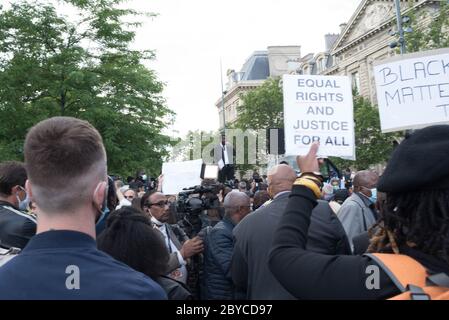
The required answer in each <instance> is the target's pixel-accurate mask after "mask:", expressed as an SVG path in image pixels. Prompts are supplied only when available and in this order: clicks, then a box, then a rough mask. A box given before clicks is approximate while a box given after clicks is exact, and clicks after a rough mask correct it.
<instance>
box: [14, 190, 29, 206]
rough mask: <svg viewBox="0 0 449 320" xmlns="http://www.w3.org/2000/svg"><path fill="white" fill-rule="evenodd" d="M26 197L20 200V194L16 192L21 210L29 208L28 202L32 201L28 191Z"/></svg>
mask: <svg viewBox="0 0 449 320" xmlns="http://www.w3.org/2000/svg"><path fill="white" fill-rule="evenodd" d="M25 194H26V197H25V199H23V200H20V198H19V195H17V194H16V198H17V201H18V202H19V209H20V210H21V211H26V210H28V204H29V203H30V198H29V197H28V193H26V192H25Z"/></svg>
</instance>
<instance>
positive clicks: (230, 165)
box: [214, 133, 234, 183]
mask: <svg viewBox="0 0 449 320" xmlns="http://www.w3.org/2000/svg"><path fill="white" fill-rule="evenodd" d="M214 163H215V164H217V165H218V167H219V169H220V171H219V172H218V181H220V182H222V183H224V182H226V181H229V180H233V179H234V148H233V146H232V144H230V143H229V142H227V141H226V136H225V134H224V133H222V135H221V143H219V144H217V145H216V146H215V147H214Z"/></svg>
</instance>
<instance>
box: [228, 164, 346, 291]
mask: <svg viewBox="0 0 449 320" xmlns="http://www.w3.org/2000/svg"><path fill="white" fill-rule="evenodd" d="M295 180H296V172H295V171H294V170H293V168H292V167H290V166H288V165H285V164H281V165H278V166H275V167H274V168H273V169H271V170H270V171H269V173H268V178H267V181H268V192H269V194H270V197H271V198H272V201H271V202H270V203H269V204H267V205H265V206H262V207H261V208H259V209H257V210H256V211H255V212H253V213H251V214H249V215H248V216H246V217H245V218H244V219H243V220H242V221H241V222H240V223H239V224H238V225H237V226H236V227H235V229H234V232H233V233H234V238H235V246H234V252H233V257H232V263H231V274H232V279H233V282H234V285H235V286H236V290H237V291H238V293H239V295H238V298H240V299H250V300H290V299H295V298H294V297H293V296H292V295H290V293H289V292H287V290H285V289H284V287H283V286H282V285H281V284H280V283H279V282H278V281H277V279H275V278H274V276H273V275H272V273H271V271H270V270H269V268H268V254H269V250H270V247H271V242H272V240H273V235H274V232H275V230H276V227H277V224H278V221H279V220H280V218H281V216H282V214H283V212H284V210H285V208H286V206H287V202H288V197H289V195H290V191H291V189H292V186H293V183H294V182H295ZM311 220H312V221H311V224H310V228H309V234H308V241H307V247H308V249H310V250H313V251H315V252H319V253H323V254H350V253H351V251H350V248H349V243H348V241H347V238H346V235H345V232H344V229H343V227H342V226H341V223H340V221H339V220H338V218H337V217H336V216H335V214H333V212H332V210H331V209H330V207H329V204H328V203H327V202H325V201H320V202H319V203H318V205H317V206H316V207H315V209H314V210H313V212H312V218H311Z"/></svg>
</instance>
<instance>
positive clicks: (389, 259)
mask: <svg viewBox="0 0 449 320" xmlns="http://www.w3.org/2000/svg"><path fill="white" fill-rule="evenodd" d="M366 256H368V257H370V258H371V259H373V260H374V261H376V262H377V263H378V264H379V266H380V267H381V268H382V269H383V270H384V271H385V272H386V273H387V275H388V276H389V277H390V278H391V280H392V281H393V282H394V283H395V284H396V286H397V287H398V288H399V289H400V290H401V292H405V291H407V286H408V285H409V284H411V285H415V286H418V287H421V288H423V287H425V286H426V279H427V271H426V269H425V268H424V267H423V266H422V265H421V264H420V263H419V262H417V261H416V260H414V259H413V258H410V257H409V256H406V255H403V254H384V253H373V254H366Z"/></svg>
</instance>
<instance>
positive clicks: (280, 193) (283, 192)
mask: <svg viewBox="0 0 449 320" xmlns="http://www.w3.org/2000/svg"><path fill="white" fill-rule="evenodd" d="M290 192H291V191H281V192H279V193H278V194H276V195H275V196H274V197H273V200H274V199H276V198H278V197H280V196H282V195H283V194H287V193H290Z"/></svg>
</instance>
